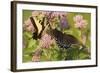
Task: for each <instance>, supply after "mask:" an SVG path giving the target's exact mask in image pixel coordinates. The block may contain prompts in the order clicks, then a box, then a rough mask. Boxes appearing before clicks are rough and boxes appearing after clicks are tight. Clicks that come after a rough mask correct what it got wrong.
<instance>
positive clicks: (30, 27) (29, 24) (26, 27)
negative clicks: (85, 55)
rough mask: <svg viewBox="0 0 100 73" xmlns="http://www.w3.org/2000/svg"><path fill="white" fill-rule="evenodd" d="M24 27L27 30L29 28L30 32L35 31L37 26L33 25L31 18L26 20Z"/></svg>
mask: <svg viewBox="0 0 100 73" xmlns="http://www.w3.org/2000/svg"><path fill="white" fill-rule="evenodd" d="M24 27H25V30H27V31H29V32H34V31H35V28H34V27H33V24H32V23H31V20H30V19H27V20H26V21H25V22H24Z"/></svg>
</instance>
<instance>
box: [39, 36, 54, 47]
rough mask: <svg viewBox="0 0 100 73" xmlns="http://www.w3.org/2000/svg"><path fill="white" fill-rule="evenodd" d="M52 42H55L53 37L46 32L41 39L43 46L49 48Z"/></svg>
mask: <svg viewBox="0 0 100 73" xmlns="http://www.w3.org/2000/svg"><path fill="white" fill-rule="evenodd" d="M52 43H53V39H52V38H51V36H50V35H49V34H44V35H43V36H42V37H41V40H40V46H41V48H49V47H50V46H51V44H52Z"/></svg>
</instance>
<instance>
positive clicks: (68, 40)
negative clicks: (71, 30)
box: [52, 29, 79, 49]
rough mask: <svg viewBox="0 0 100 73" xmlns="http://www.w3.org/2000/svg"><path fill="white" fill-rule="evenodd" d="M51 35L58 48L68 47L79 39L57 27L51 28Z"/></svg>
mask: <svg viewBox="0 0 100 73" xmlns="http://www.w3.org/2000/svg"><path fill="white" fill-rule="evenodd" d="M52 33H53V37H54V38H55V39H56V43H57V44H58V46H59V47H60V48H66V49H67V48H69V47H70V46H71V45H72V44H78V43H79V41H78V40H77V39H76V38H75V37H74V36H72V35H69V34H64V33H62V32H61V31H59V30H57V29H53V30H52Z"/></svg>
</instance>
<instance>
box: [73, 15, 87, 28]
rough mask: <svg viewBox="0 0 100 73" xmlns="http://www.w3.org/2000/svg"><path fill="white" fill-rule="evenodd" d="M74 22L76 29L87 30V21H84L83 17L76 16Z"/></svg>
mask: <svg viewBox="0 0 100 73" xmlns="http://www.w3.org/2000/svg"><path fill="white" fill-rule="evenodd" d="M73 20H74V22H75V27H76V28H80V29H81V28H86V26H87V24H88V23H87V21H86V20H85V19H83V16H82V15H76V16H75V17H74V18H73Z"/></svg>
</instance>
